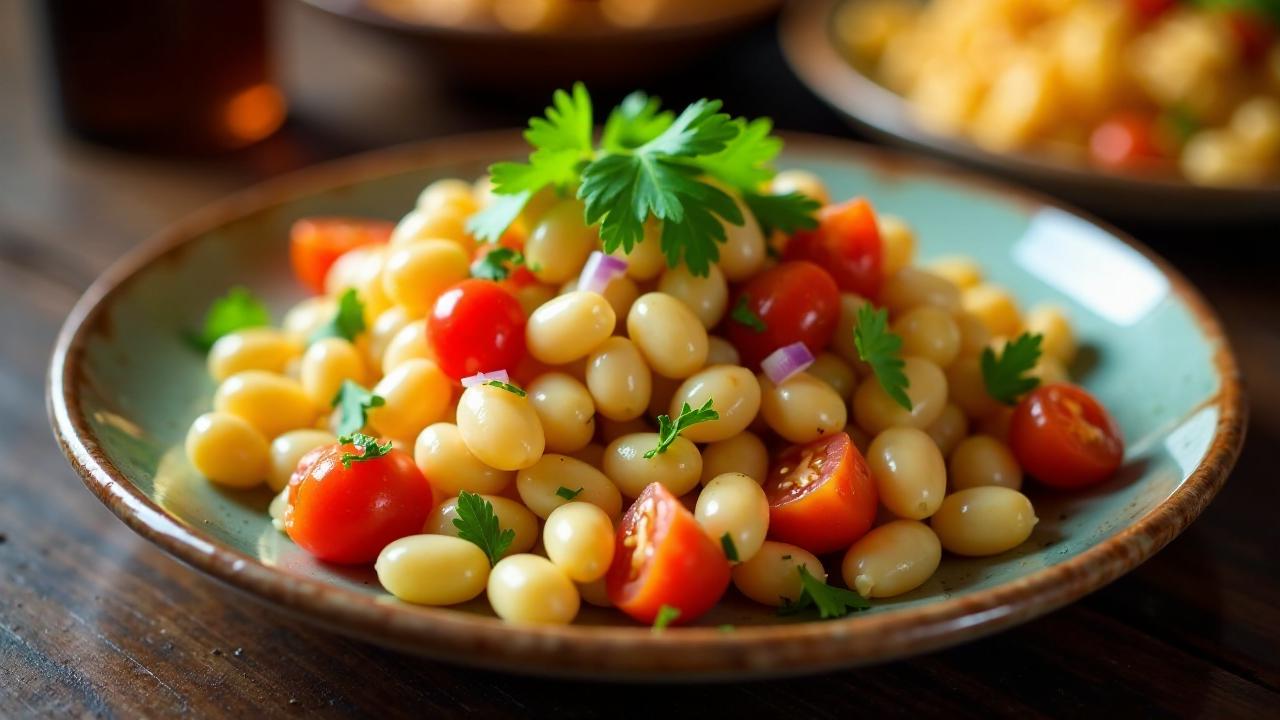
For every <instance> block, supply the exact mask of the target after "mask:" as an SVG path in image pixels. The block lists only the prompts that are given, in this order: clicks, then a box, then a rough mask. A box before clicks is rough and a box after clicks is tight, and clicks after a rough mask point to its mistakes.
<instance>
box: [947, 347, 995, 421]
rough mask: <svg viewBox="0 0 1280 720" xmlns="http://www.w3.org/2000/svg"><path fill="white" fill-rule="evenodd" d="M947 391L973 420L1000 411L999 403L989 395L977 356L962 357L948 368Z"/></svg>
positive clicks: (953, 401) (953, 400)
mask: <svg viewBox="0 0 1280 720" xmlns="http://www.w3.org/2000/svg"><path fill="white" fill-rule="evenodd" d="M947 389H948V392H949V394H950V397H951V402H952V403H954V404H955V405H956V406H957V407H959V408H960V409H961V410H963V411H964V414H965V415H967V416H968V417H969V418H970V419H971V420H979V419H981V418H984V417H988V416H990V415H992V414H994V413H995V412H997V411H998V410H999V409H1000V403H999V401H997V400H996V399H995V398H993V397H991V396H990V395H989V394H987V386H986V382H985V381H984V380H983V379H982V361H981V359H980V358H979V357H977V356H968V357H962V358H960V359H958V360H956V361H955V362H954V363H952V364H951V367H949V368H947Z"/></svg>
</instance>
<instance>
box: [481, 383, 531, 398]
mask: <svg viewBox="0 0 1280 720" xmlns="http://www.w3.org/2000/svg"><path fill="white" fill-rule="evenodd" d="M485 385H488V386H489V387H496V388H502V389H503V390H506V391H507V392H509V393H511V394H512V395H519V396H520V397H525V396H526V395H528V394H529V393H527V392H525V391H524V390H523V389H522V388H521V387H520V386H518V385H512V384H511V383H504V382H502V381H501V380H490V381H489V382H487V383H485Z"/></svg>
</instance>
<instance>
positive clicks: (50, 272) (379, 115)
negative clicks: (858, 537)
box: [0, 0, 1280, 718]
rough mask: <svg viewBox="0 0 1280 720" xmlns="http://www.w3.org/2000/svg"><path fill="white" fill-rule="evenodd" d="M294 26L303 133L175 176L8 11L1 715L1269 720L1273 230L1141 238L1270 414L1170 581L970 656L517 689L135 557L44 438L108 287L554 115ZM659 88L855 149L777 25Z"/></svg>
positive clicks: (1142, 576) (2, 163)
mask: <svg viewBox="0 0 1280 720" xmlns="http://www.w3.org/2000/svg"><path fill="white" fill-rule="evenodd" d="M33 4H34V3H33ZM276 9H277V11H278V13H277V14H278V18H277V19H278V21H279V22H278V24H277V47H276V51H277V54H278V56H279V60H280V63H279V65H280V70H281V76H282V80H283V82H284V85H285V88H286V90H287V92H288V94H289V99H290V103H291V120H290V121H289V123H288V124H287V125H286V127H285V128H284V130H283V131H282V132H281V133H280V134H278V135H277V136H275V137H274V138H272V139H270V140H268V141H267V142H265V143H263V144H261V145H259V146H256V147H254V148H251V149H249V150H247V151H242V152H239V153H236V154H233V155H230V156H225V157H221V158H217V159H205V160H180V159H173V158H161V157H154V156H151V157H148V156H138V155H131V154H126V153H123V152H120V151H115V150H111V149H106V148H102V147H98V146H93V145H89V144H85V143H81V142H79V141H76V140H72V139H69V138H67V137H66V136H65V135H64V134H63V133H62V132H61V130H60V129H59V127H58V125H57V123H56V120H55V119H54V118H53V116H52V115H51V113H50V112H49V110H48V109H47V108H48V107H49V105H48V103H47V102H46V100H47V97H46V93H47V92H48V85H47V82H46V78H45V76H44V74H43V67H42V63H41V60H40V59H41V47H40V39H39V34H38V33H37V32H36V29H37V28H36V23H35V21H34V18H33V17H31V6H30V5H28V4H26V3H22V2H20V0H0V298H3V302H0V717H11V716H14V717H16V716H32V717H36V716H40V717H45V716H64V715H74V716H84V715H87V716H101V717H122V718H133V717H140V716H145V717H162V716H173V715H179V714H193V715H223V714H225V715H239V716H245V717H260V716H268V717H269V716H277V715H280V716H287V715H310V714H325V715H346V714H367V715H377V716H383V715H386V716H417V717H445V716H462V715H480V716H494V715H497V716H515V717H529V716H549V715H555V716H560V717H588V716H595V715H604V714H608V715H619V716H645V715H650V716H651V715H654V714H660V715H663V716H670V715H675V716H683V715H692V714H700V715H702V714H707V713H715V714H716V715H718V716H742V717H756V716H760V715H765V714H774V715H787V716H791V717H832V718H837V717H838V718H851V717H875V716H886V715H887V716H896V715H902V714H912V715H919V714H942V713H946V714H948V715H951V716H956V717H968V716H975V717H976V716H991V715H1016V716H1024V717H1025V716H1037V715H1050V716H1065V717H1072V716H1098V715H1100V714H1101V715H1106V716H1110V715H1119V714H1127V715H1136V716H1150V715H1185V716H1206V717H1223V716H1238V717H1263V716H1274V715H1275V713H1276V712H1277V710H1276V708H1277V707H1280V560H1277V558H1276V556H1275V554H1274V553H1275V552H1276V550H1277V549H1280V542H1278V541H1280V532H1278V531H1277V522H1276V519H1275V517H1274V515H1275V512H1276V510H1277V508H1278V507H1280V489H1278V486H1277V482H1278V479H1277V471H1276V470H1277V461H1280V449H1278V448H1280V407H1278V406H1280V379H1277V377H1276V373H1277V372H1278V371H1280V322H1278V321H1277V316H1278V315H1280V291H1277V289H1276V275H1277V271H1278V270H1280V263H1278V262H1276V261H1275V260H1272V259H1271V257H1272V256H1273V254H1274V245H1275V244H1276V242H1277V241H1278V240H1280V237H1278V236H1280V229H1278V227H1277V225H1276V224H1271V225H1269V226H1258V225H1255V226H1248V225H1235V226H1231V225H1212V226H1205V227H1199V228H1196V227H1171V226H1168V225H1162V224H1161V223H1160V222H1159V218H1154V219H1151V220H1149V221H1147V222H1145V223H1143V224H1142V225H1140V226H1139V225H1135V224H1134V223H1131V222H1122V223H1121V225H1122V227H1124V228H1125V229H1128V230H1130V231H1132V232H1134V233H1135V234H1136V235H1137V236H1138V237H1139V238H1140V239H1141V240H1143V241H1145V242H1147V243H1148V244H1150V245H1152V246H1154V247H1155V248H1157V249H1158V250H1159V251H1160V252H1161V253H1162V254H1164V255H1165V256H1166V257H1168V258H1170V259H1171V260H1172V261H1173V262H1174V264H1176V265H1177V266H1178V267H1179V268H1181V269H1182V270H1183V272H1185V273H1186V274H1187V275H1188V276H1190V278H1191V279H1192V280H1193V281H1194V282H1195V283H1196V284H1197V285H1199V286H1200V287H1201V289H1202V290H1203V291H1204V293H1205V294H1206V296H1207V297H1208V299H1209V301H1210V302H1211V303H1212V304H1213V305H1214V306H1215V308H1216V309H1217V311H1218V312H1219V313H1220V315H1221V316H1222V318H1223V320H1224V321H1225V324H1226V327H1227V329H1228V331H1229V333H1230V335H1231V337H1232V341H1233V343H1234V346H1235V349H1236V352H1237V353H1238V355H1239V359H1240V363H1241V366H1242V367H1243V369H1244V372H1245V374H1246V377H1247V381H1248V383H1249V395H1250V399H1251V404H1252V425H1251V428H1250V433H1249V439H1248V442H1247V443H1246V446H1245V451H1244V455H1243V456H1242V457H1241V459H1240V463H1239V465H1238V467H1237V470H1236V472H1235V473H1234V474H1233V476H1232V478H1231V480H1230V481H1229V482H1228V484H1227V486H1226V489H1225V490H1223V492H1222V494H1221V495H1220V496H1219V497H1218V499H1217V500H1216V501H1215V502H1214V504H1213V505H1212V506H1211V507H1210V508H1209V510H1208V511H1207V512H1206V513H1205V514H1204V516H1203V517H1202V518H1201V519H1200V520H1198V521H1197V522H1196V523H1195V524H1193V525H1192V526H1191V528H1190V529H1188V530H1187V531H1186V533H1185V534H1183V535H1182V537H1180V538H1179V539H1178V540H1176V541H1174V543H1172V544H1171V545H1170V546H1169V547H1168V548H1166V549H1165V550H1164V551H1163V552H1161V553H1160V554H1159V555H1158V556H1157V557H1156V558H1154V559H1153V560H1151V561H1149V562H1147V563H1146V564H1145V565H1144V566H1142V567H1140V568H1139V569H1137V570H1136V571H1134V572H1133V573H1131V574H1130V575H1128V576H1127V577H1125V578H1124V579H1122V580H1120V581H1118V582H1116V583H1115V584H1114V585H1112V586H1110V587H1108V588H1106V589H1104V590H1102V591H1099V592H1097V593H1095V594H1094V595H1092V596H1090V597H1088V598H1086V599H1085V600H1083V601H1081V602H1079V603H1077V604H1075V605H1073V606H1071V607H1068V608H1066V609H1064V610H1061V611H1059V612H1056V613H1054V614H1052V615H1049V616H1048V617H1045V618H1043V619H1040V620H1037V621H1035V622H1032V623H1029V624H1027V625H1026V626H1023V627H1021V628H1018V629H1016V630H1013V631H1010V632H1007V633H1004V634H1001V635H998V636H996V637H993V638H990V639H987V640H983V641H980V642H975V643H971V644H969V645H966V646H964V647H961V648H958V649H955V650H951V651H947V652H942V653H937V654H934V655H928V656H924V657H920V658H916V659H913V660H909V661H904V662H898V663H894V664H890V665H885V666H880V667H874V668H864V669H858V670H851V671H846V672H841V673H834V674H829V675H824V676H818V677H812V678H800V679H793V680H786V681H781V682H757V683H749V684H745V683H744V684H737V685H717V686H692V685H690V686H666V687H650V686H617V685H603V684H578V683H568V682H559V681H551V680H544V679H532V678H521V677H513V676H505V675H498V674H492V673H486V672H481V671H476V670H468V669H459V668H455V667H451V666H447V665H440V664H436V663H432V662H428V661H425V660H421V659H419V658H416V657H412V656H407V655H401V654H398V653H393V652H389V651H385V650H382V649H379V648H377V647H373V646H370V645H366V644H364V643H361V642H357V641H353V640H348V639H346V638H344V637H341V636H339V635H335V634H330V633H328V632H326V631H324V630H320V629H317V628H315V627H312V626H310V625H307V624H303V623H301V622H298V621H296V620H294V619H292V618H289V617H287V616H285V615H283V614H280V613H278V612H276V611H274V610H270V609H264V608H263V607H261V606H259V605H257V604H256V603H254V602H252V601H251V600H249V599H247V598H246V597H244V596H241V595H239V594H237V593H236V592H234V591H232V590H229V589H227V588H225V587H223V586H221V585H218V584H216V583H215V582H213V581H212V580H209V579H206V578H204V577H202V576H200V575H198V574H196V573H194V572H192V571H190V570H189V569H187V568H185V567H183V566H181V565H179V564H178V563H177V562H175V561H174V560H171V559H170V558H168V557H167V556H165V555H163V554H162V553H161V552H160V551H158V550H156V549H154V548H153V547H151V546H150V545H149V544H147V543H146V542H145V541H143V540H142V539H140V538H139V537H137V536H135V535H134V534H133V533H132V532H130V531H129V530H128V529H126V528H125V527H124V525H123V524H121V523H120V522H119V521H118V520H116V519H115V517H113V516H112V515H111V514H110V513H109V512H108V511H107V510H106V509H104V508H103V507H102V506H101V505H100V504H99V503H98V502H97V500H95V499H94V498H93V496H92V495H91V494H90V493H88V492H86V491H85V490H84V489H83V488H82V487H81V484H80V482H79V480H78V479H77V478H76V476H75V475H74V473H73V472H72V471H71V469H70V468H69V466H68V465H67V463H66V462H65V460H64V459H63V458H62V457H61V455H60V454H59V453H58V451H57V448H56V447H55V445H54V442H53V439H52V437H51V435H50V432H49V429H48V425H47V422H46V419H45V413H44V401H43V393H44V390H43V384H44V378H43V374H44V371H45V367H46V363H47V362H48V356H49V351H50V348H51V346H52V342H53V338H54V335H55V333H56V331H57V329H58V326H59V325H60V323H61V322H62V320H63V318H64V317H65V315H66V313H67V311H68V310H69V309H70V307H71V305H72V303H73V302H74V301H75V299H76V298H77V297H78V296H79V294H80V293H81V292H82V291H83V290H84V289H85V288H86V287H87V286H88V285H89V283H90V282H91V281H92V280H93V278H94V277H95V276H96V275H97V274H98V273H99V272H100V271H101V270H102V269H103V268H104V267H105V266H106V265H107V264H109V263H110V262H111V261H113V260H114V259H116V258H117V257H119V255H120V254H122V253H123V252H124V251H126V250H127V249H128V248H130V247H132V246H133V245H135V244H136V243H138V242H140V241H141V240H142V239H144V238H145V237H146V236H148V235H149V234H151V233H153V232H154V231H156V230H157V229H159V228H160V227H162V226H163V225H165V224H166V223H168V222H171V221H173V220H175V219H177V218H179V217H181V216H182V215H184V214H186V213H187V212H189V211H191V210H193V209H195V208H197V207H199V206H201V205H202V204H205V203H207V202H209V201H211V200H213V199H216V198H218V197H219V196H222V195H224V194H226V193H229V192H231V191H233V190H236V189H239V188H242V187H244V186H246V185H248V184H251V183H253V182H255V181H257V180H260V179H262V178H265V177H268V176H271V175H275V174H278V173H281V172H284V171H288V170H291V169H295V168H298V167H301V166H305V165H308V164H311V163H314V162H318V161H321V160H325V159H329V158H333V157H338V156H342V155H347V154H350V153H354V152H358V151H361V150H366V149H370V148H376V147H383V146H387V145H392V144H395V143H400V142H406V141H411V140H416V139H421V138H427V137H434V136H439V135H445V134H449V133H455V132H463V131H469V130H478V129H484V128H493V127H509V126H516V125H520V124H522V123H523V122H524V121H525V119H526V118H527V117H528V116H529V115H530V114H531V113H534V112H537V111H539V110H540V109H541V107H542V105H543V104H544V103H545V97H539V96H537V95H534V94H532V93H529V94H522V96H521V97H512V96H504V95H495V94H484V93H478V92H475V91H462V90H459V89H458V88H454V87H450V85H449V84H448V83H446V82H444V81H443V80H442V79H441V77H439V76H438V75H436V74H434V73H433V72H432V70H431V69H430V68H428V67H424V66H423V65H422V64H421V63H420V62H418V61H417V59H416V56H415V54H414V53H413V52H410V51H408V49H407V47H406V46H404V45H401V44H397V43H388V42H386V39H385V38H384V37H382V36H380V35H377V34H374V33H371V32H369V31H366V30H362V29H360V28H356V27H351V26H347V25H344V24H342V23H340V22H338V21H336V20H334V19H332V18H329V17H327V16H323V15H320V14H318V13H316V12H314V11H311V10H309V9H307V8H305V7H302V6H301V5H298V4H296V3H292V2H288V3H285V2H280V3H277V6H276ZM512 62H519V58H512ZM647 85H648V87H647V89H649V90H651V91H652V92H654V93H656V94H659V95H661V96H662V97H663V98H664V100H666V101H667V103H668V104H670V105H678V104H683V103H685V102H687V101H689V100H692V99H695V98H697V97H701V96H704V95H708V96H712V97H719V98H722V99H724V100H725V101H726V104H727V106H728V108H729V110H730V111H732V112H733V113H734V114H737V115H748V116H754V115H769V116H772V117H773V118H774V119H775V120H776V122H777V125H778V126H779V127H782V128H785V129H794V130H807V131H813V132H821V133H828V134H833V135H845V136H848V135H850V134H851V133H850V132H849V131H848V130H847V128H846V126H845V125H844V124H843V123H842V122H841V121H840V119H839V117H838V116H836V115H835V114H834V113H833V112H832V111H830V110H828V109H827V108H826V107H825V106H823V105H822V104H821V103H819V101H818V100H817V99H816V98H814V97H813V96H812V95H811V94H810V93H809V92H808V91H807V90H806V89H805V88H804V87H803V86H801V85H800V84H799V83H798V82H797V81H796V80H795V78H794V77H793V76H792V75H791V73H790V71H789V70H787V68H786V66H785V64H784V62H783V60H782V57H781V55H780V53H779V51H778V49H777V44H776V41H775V39H774V34H773V30H772V28H771V27H766V28H762V29H761V30H759V31H756V32H754V33H752V34H750V35H748V36H745V37H742V38H739V39H737V40H734V41H732V42H730V43H729V44H728V45H727V46H725V47H723V48H721V49H719V50H717V51H716V52H715V53H714V54H713V55H712V56H710V57H709V58H707V59H704V60H702V61H700V62H698V63H697V64H696V65H694V66H693V67H691V68H688V69H687V70H686V71H684V72H683V73H681V75H680V76H679V77H668V78H666V79H659V80H657V81H654V82H652V83H648V84H647ZM535 98H536V99H535ZM615 99H616V97H608V96H607V94H600V97H599V99H598V102H599V104H601V105H604V104H605V103H606V102H611V101H612V100H615ZM1171 361H1176V358H1171Z"/></svg>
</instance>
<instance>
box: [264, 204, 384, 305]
mask: <svg viewBox="0 0 1280 720" xmlns="http://www.w3.org/2000/svg"><path fill="white" fill-rule="evenodd" d="M394 229H395V224H393V223H389V222H387V221H385V220H366V219H362V218H344V217H314V218H302V219H301V220H298V221H297V222H295V223H294V224H293V227H291V228H290V229H289V260H290V261H291V262H292V264H293V274H294V275H295V276H297V278H298V281H299V282H301V283H302V284H303V285H305V286H306V287H307V289H308V290H310V291H311V292H313V293H316V294H317V295H319V294H322V293H323V292H324V277H325V275H328V274H329V268H331V267H333V263H334V262H335V261H337V259H338V258H339V257H341V256H342V255H343V254H344V253H346V252H347V251H348V250H352V249H355V248H358V247H360V246H362V245H372V244H374V243H385V242H387V241H388V240H390V239H391V231H392V230H394Z"/></svg>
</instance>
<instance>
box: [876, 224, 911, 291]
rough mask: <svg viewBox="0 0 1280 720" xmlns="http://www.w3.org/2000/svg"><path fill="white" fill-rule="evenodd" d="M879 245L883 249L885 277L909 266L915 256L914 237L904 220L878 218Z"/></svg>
mask: <svg viewBox="0 0 1280 720" xmlns="http://www.w3.org/2000/svg"><path fill="white" fill-rule="evenodd" d="M878 220H879V228H880V243H881V245H883V247H884V259H883V260H882V261H881V262H882V265H881V267H882V269H883V271H884V274H885V277H891V276H893V275H896V274H897V273H898V271H900V270H902V269H903V268H905V267H907V266H908V265H910V264H911V261H912V260H913V259H914V258H915V255H916V235H915V233H914V232H913V231H912V230H911V226H910V225H908V224H907V222H906V221H905V220H903V219H902V218H900V217H898V216H896V215H881V216H880V217H879V218H878Z"/></svg>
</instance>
